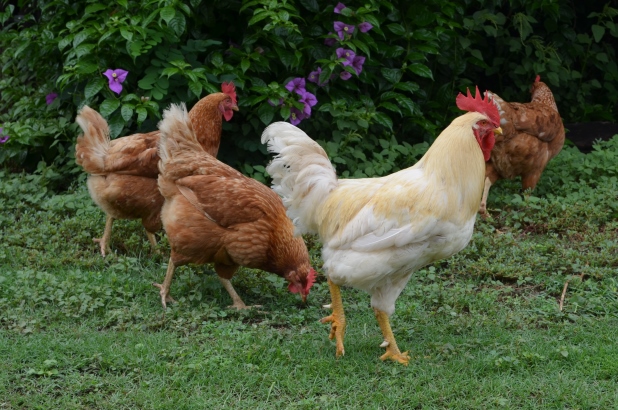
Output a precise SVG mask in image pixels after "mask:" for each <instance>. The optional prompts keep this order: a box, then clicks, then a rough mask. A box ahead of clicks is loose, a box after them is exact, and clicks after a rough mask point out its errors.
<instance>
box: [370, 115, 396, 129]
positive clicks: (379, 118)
mask: <svg viewBox="0 0 618 410" xmlns="http://www.w3.org/2000/svg"><path fill="white" fill-rule="evenodd" d="M373 119H374V120H375V122H377V123H378V124H380V125H383V126H384V127H386V128H388V129H390V130H392V129H393V121H392V120H391V118H390V117H389V116H388V115H386V114H384V113H381V112H376V113H375V115H374V116H373Z"/></svg>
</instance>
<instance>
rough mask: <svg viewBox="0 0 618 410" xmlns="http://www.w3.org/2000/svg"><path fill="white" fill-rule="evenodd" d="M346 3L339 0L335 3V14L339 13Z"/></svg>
mask: <svg viewBox="0 0 618 410" xmlns="http://www.w3.org/2000/svg"><path fill="white" fill-rule="evenodd" d="M345 8H346V5H345V4H343V3H341V2H339V3H337V5H336V6H335V10H333V11H334V12H335V14H341V10H343V9H345Z"/></svg>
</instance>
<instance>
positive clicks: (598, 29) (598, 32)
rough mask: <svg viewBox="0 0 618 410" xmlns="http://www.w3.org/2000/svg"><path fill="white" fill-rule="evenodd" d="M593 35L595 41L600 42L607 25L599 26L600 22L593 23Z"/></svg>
mask: <svg viewBox="0 0 618 410" xmlns="http://www.w3.org/2000/svg"><path fill="white" fill-rule="evenodd" d="M592 35H593V36H594V41H596V42H597V43H598V42H599V41H601V39H602V38H603V36H604V35H605V27H603V26H599V25H598V24H593V25H592Z"/></svg>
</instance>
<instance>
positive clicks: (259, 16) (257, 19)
mask: <svg viewBox="0 0 618 410" xmlns="http://www.w3.org/2000/svg"><path fill="white" fill-rule="evenodd" d="M271 14H272V13H271V12H267V11H265V10H264V11H263V12H262V13H260V14H256V15H255V16H253V17H251V19H250V20H249V22H248V23H247V26H252V25H254V24H255V23H257V22H260V21H262V20H264V19H265V18H266V17H268V16H270V15H271Z"/></svg>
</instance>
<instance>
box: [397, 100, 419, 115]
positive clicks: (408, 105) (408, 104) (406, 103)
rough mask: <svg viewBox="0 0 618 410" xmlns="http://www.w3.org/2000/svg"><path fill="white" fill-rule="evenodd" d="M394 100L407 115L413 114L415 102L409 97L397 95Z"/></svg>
mask: <svg viewBox="0 0 618 410" xmlns="http://www.w3.org/2000/svg"><path fill="white" fill-rule="evenodd" d="M396 100H397V102H398V103H399V105H400V106H401V107H403V108H404V109H406V111H407V112H408V115H414V111H415V108H414V107H415V104H414V102H413V101H412V100H411V99H409V98H408V97H403V96H401V97H397V98H396Z"/></svg>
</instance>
